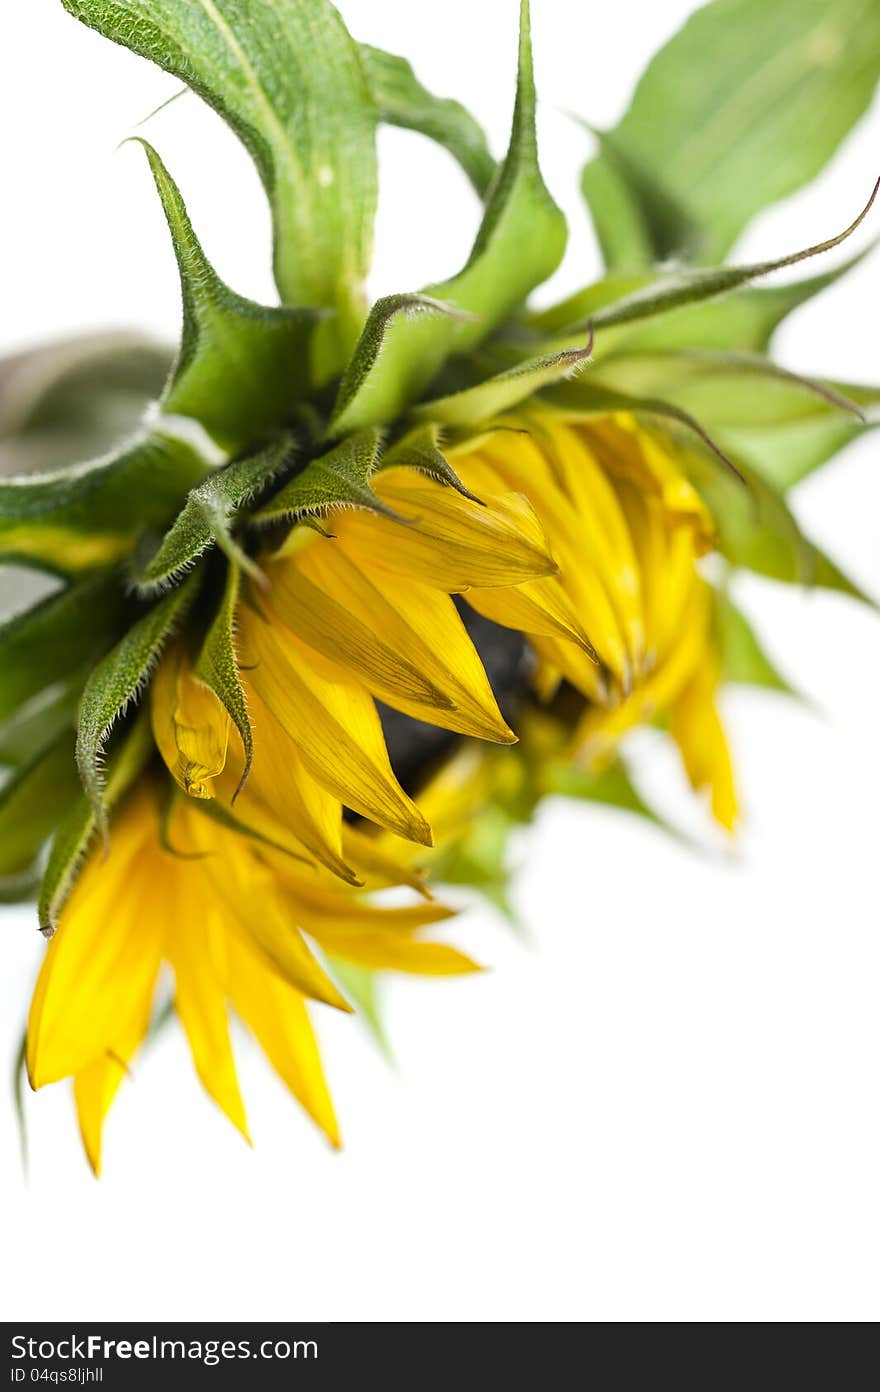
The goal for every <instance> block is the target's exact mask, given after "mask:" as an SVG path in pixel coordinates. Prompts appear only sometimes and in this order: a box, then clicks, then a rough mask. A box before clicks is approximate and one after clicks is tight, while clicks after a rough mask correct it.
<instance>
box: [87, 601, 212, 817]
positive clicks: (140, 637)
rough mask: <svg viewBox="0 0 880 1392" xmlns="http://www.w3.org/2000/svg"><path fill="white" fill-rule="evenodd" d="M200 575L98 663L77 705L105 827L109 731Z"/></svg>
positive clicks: (96, 807)
mask: <svg viewBox="0 0 880 1392" xmlns="http://www.w3.org/2000/svg"><path fill="white" fill-rule="evenodd" d="M200 578H201V577H200V576H199V575H192V576H190V578H189V579H188V580H187V581H186V582H185V584H183V585H180V586H178V588H177V589H175V590H171V592H170V593H169V594H167V595H165V597H164V599H160V600H159V602H158V603H157V604H155V605H154V606H153V608H152V609H151V610H150V611H149V612H148V613H147V614H145V615H144V617H143V618H142V619H139V620H138V622H137V623H136V624H134V625H133V627H132V628H130V629H129V630H128V632H127V633H126V634H125V636H124V638H122V639H121V640H120V641H119V642H118V643H117V644H116V647H115V648H113V649H112V650H111V651H110V652H109V653H108V654H107V656H106V657H105V658H103V659H102V660H101V662H99V663H98V665H97V667H96V668H95V669H94V671H93V672H92V674H91V676H90V677H89V680H88V682H87V683H86V687H85V690H84V691H83V696H82V701H81V702H80V708H79V728H78V731H77V740H76V762H77V767H78V768H79V772H80V778H81V779H82V782H83V787H84V789H85V791H86V794H87V796H88V799H89V802H90V804H91V806H92V809H93V811H94V813H95V816H96V818H97V821H98V825H99V826H100V827H101V829H102V831H103V830H105V829H106V814H107V790H106V787H105V780H104V771H103V768H102V752H103V749H104V745H105V743H106V740H107V736H108V735H109V733H110V731H111V729H112V727H113V725H114V724H115V722H116V721H117V720H118V719H119V717H120V716H122V715H124V713H125V712H126V711H127V710H128V708H129V706H130V705H132V704H133V703H135V702H137V700H138V698H139V697H140V695H141V693H142V691H143V690H144V687H145V686H146V685H147V683H148V682H149V679H150V676H151V674H152V671H153V668H154V667H155V665H156V662H157V661H158V659H159V655H160V653H161V652H162V649H163V647H164V646H165V644H166V642H167V641H168V639H169V637H170V636H171V634H172V632H173V631H174V629H175V628H176V627H177V626H178V624H179V623H180V622H181V621H182V619H183V618H184V616H185V615H186V612H187V610H188V609H189V607H190V605H191V604H192V602H193V600H194V599H195V596H196V593H197V588H198V584H199V581H200Z"/></svg>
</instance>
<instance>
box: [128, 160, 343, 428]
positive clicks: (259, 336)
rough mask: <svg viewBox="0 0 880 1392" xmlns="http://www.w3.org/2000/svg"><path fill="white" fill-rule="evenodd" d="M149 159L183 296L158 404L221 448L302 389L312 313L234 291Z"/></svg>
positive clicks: (286, 408) (269, 418)
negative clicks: (179, 332)
mask: <svg viewBox="0 0 880 1392" xmlns="http://www.w3.org/2000/svg"><path fill="white" fill-rule="evenodd" d="M138 144H140V145H142V146H143V148H144V150H145V151H146V154H147V159H148V160H149V162H150V168H151V170H152V171H153V178H154V179H155V181H156V188H157V189H158V191H159V197H160V198H161V200H162V207H163V208H164V210H165V217H166V218H167V221H168V227H169V230H170V232H171V240H172V243H173V245H174V254H175V256H176V258H177V268H178V270H179V272H180V288H181V294H182V297H183V338H182V342H181V347H180V354H179V356H178V358H177V361H176V363H175V365H174V370H173V372H172V376H171V380H170V382H169V384H168V387H167V389H166V391H165V394H164V397H163V400H162V406H163V409H164V410H165V411H168V412H170V413H171V414H172V415H175V414H176V415H181V416H192V417H193V418H194V419H195V420H197V421H199V422H200V423H201V424H202V425H203V426H204V427H205V429H206V430H207V431H208V433H209V435H211V436H212V437H213V438H214V439H215V440H216V441H217V442H218V444H220V445H222V446H223V447H224V449H228V450H234V449H238V448H239V447H240V446H243V445H247V444H248V443H250V442H251V441H253V440H255V439H259V438H260V437H261V436H262V435H264V434H265V433H266V431H267V430H269V429H271V428H272V427H274V426H277V425H280V424H281V423H282V422H283V421H285V420H287V419H288V418H289V417H290V414H291V411H292V409H293V407H294V405H295V403H296V402H297V401H298V400H300V399H301V398H302V397H303V396H304V395H306V393H307V391H308V387H309V344H310V342H311V339H312V335H313V333H314V330H315V324H316V322H317V320H316V312H315V311H314V310H303V309H289V308H287V307H283V308H281V309H271V308H267V307H266V306H264V305H259V304H255V303H254V301H253V300H246V299H244V298H243V297H242V296H241V295H237V294H236V293H235V292H234V291H233V290H230V289H229V286H228V285H225V284H224V283H223V281H222V280H221V279H220V277H219V276H218V275H217V274H216V272H215V270H214V268H213V266H212V265H211V264H210V262H209V261H208V259H207V258H206V256H205V253H204V252H203V251H202V248H201V245H200V243H199V240H198V238H197V237H196V235H195V233H194V232H193V229H192V223H191V222H190V220H189V216H188V214H187V211H186V206H185V204H184V202H183V199H182V198H181V196H180V190H179V189H178V187H177V185H176V184H175V182H174V180H173V179H172V178H171V176H170V174H169V173H168V171H167V169H166V168H165V166H164V164H163V163H162V161H161V160H160V158H159V156H158V155H157V153H156V151H155V150H154V149H153V147H152V145H149V144H147V142H146V141H145V140H139V141H138Z"/></svg>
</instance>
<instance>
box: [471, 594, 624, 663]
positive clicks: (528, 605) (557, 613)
mask: <svg viewBox="0 0 880 1392" xmlns="http://www.w3.org/2000/svg"><path fill="white" fill-rule="evenodd" d="M466 598H467V602H468V604H470V605H471V606H472V608H474V609H476V611H477V613H478V614H482V615H483V616H484V617H485V618H487V619H491V620H492V622H493V623H497V624H501V626H502V628H514V629H517V630H518V631H519V632H520V633H535V634H542V635H544V636H545V637H548V638H561V639H562V640H563V641H564V642H570V643H576V644H577V646H578V647H579V648H583V649H584V651H585V652H587V653H588V654H590V656H591V658H592V660H593V661H595V662H596V663H597V665H598V658H596V657H595V656H594V655H593V648H592V644H591V643H590V640H589V638H588V637H587V634H586V632H585V630H584V628H583V626H582V624H581V622H580V619H579V618H578V616H577V614H576V613H575V609H574V605H573V604H572V603H571V600H570V599H569V598H568V595H567V594H566V592H565V590H564V588H563V586H562V585H561V584H560V582H559V581H558V580H557V579H556V578H555V577H554V576H548V577H547V579H546V580H530V581H528V582H527V583H526V584H524V585H510V586H507V587H504V586H500V585H499V586H496V588H495V589H491V590H468V592H467V596H466Z"/></svg>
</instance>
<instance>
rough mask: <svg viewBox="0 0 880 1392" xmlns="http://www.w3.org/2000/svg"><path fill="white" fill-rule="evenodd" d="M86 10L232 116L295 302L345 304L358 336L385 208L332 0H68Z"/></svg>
mask: <svg viewBox="0 0 880 1392" xmlns="http://www.w3.org/2000/svg"><path fill="white" fill-rule="evenodd" d="M62 3H63V4H64V7H65V9H67V10H68V11H69V12H70V13H71V14H72V15H74V16H75V17H76V18H77V19H80V20H82V21H83V23H85V24H88V25H89V26H90V27H91V28H93V29H97V30H98V31H99V32H100V33H102V34H104V35H105V36H106V37H107V38H109V39H113V40H114V41H115V42H116V43H121V44H123V45H124V46H125V47H126V48H129V49H131V50H132V52H134V53H139V54H141V55H142V56H143V57H145V58H150V59H152V61H153V62H155V63H158V64H159V66H160V67H162V68H164V69H165V70H166V72H170V73H173V74H174V76H176V77H179V78H180V79H181V80H182V81H183V82H185V83H186V84H187V86H189V87H191V88H192V89H193V91H195V92H197V93H198V95H199V96H200V97H202V98H203V99H204V100H205V101H206V102H208V103H209V105H211V106H213V107H214V109H215V110H216V111H218V112H219V113H220V115H221V116H222V117H223V118H224V120H226V121H227V122H228V124H229V125H230V126H231V127H232V129H233V130H234V131H235V132H236V134H237V135H238V136H239V137H240V139H241V140H242V142H243V144H244V145H245V146H246V148H247V150H248V152H249V153H250V155H251V156H252V158H253V160H254V162H255V164H256V166H257V170H258V172H259V174H260V177H261V179H262V181H263V184H264V186H265V189H266V192H267V194H268V197H269V202H270V204H271V208H272V222H273V228H274V242H275V279H276V281H277V282H278V288H279V290H280V292H281V298H282V299H283V300H284V301H285V302H286V303H287V304H294V305H310V306H319V307H324V308H331V309H335V310H337V311H338V314H337V318H336V320H335V323H334V328H333V337H334V338H335V339H336V341H337V346H339V345H344V346H349V347H350V345H351V343H353V341H354V339H355V337H356V335H357V333H358V331H359V329H360V325H361V319H362V289H361V286H362V282H363V278H364V276H365V274H366V271H367V268H368V265H369V260H370V250H371V245H372V229H373V216H374V213H375V205H376V157H375V124H376V113H375V108H374V105H373V100H372V97H371V95H370V92H369V88H368V86H367V80H366V77H365V75H364V70H363V66H362V64H361V60H360V55H359V53H358V49H357V46H356V45H355V43H354V42H353V40H352V39H351V37H350V35H349V34H348V32H347V30H346V28H345V26H344V24H343V22H342V20H341V18H340V16H339V14H338V13H337V11H336V10H335V9H334V7H333V6H332V5H331V4H330V3H329V0H150V3H149V5H145V4H143V0H62Z"/></svg>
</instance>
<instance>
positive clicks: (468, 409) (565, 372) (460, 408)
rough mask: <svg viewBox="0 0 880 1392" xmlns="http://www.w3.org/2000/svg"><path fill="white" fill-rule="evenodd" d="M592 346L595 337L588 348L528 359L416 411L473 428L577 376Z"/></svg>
mask: <svg viewBox="0 0 880 1392" xmlns="http://www.w3.org/2000/svg"><path fill="white" fill-rule="evenodd" d="M592 346H593V345H592V339H591V341H590V342H589V343H588V344H587V345H586V347H584V348H566V349H564V350H563V351H562V352H561V353H550V354H547V355H545V356H544V357H540V358H528V359H527V360H526V361H525V362H521V363H517V364H516V366H515V367H511V368H508V369H507V371H506V372H500V373H498V375H497V376H495V377H489V378H487V380H486V381H485V382H480V383H478V384H477V386H475V387H466V388H465V389H464V390H463V391H458V392H453V394H452V395H451V396H441V397H438V398H437V399H436V400H435V401H425V402H423V403H422V404H421V405H420V406H416V407H415V409H414V410H413V412H412V414H413V416H414V417H415V418H416V419H417V420H428V421H433V422H435V423H438V424H440V425H444V426H452V427H454V428H457V429H465V430H466V429H472V428H474V427H476V426H479V425H480V424H482V423H485V422H487V421H491V420H494V419H496V418H497V417H498V416H501V415H503V414H504V412H505V411H509V410H511V409H512V407H514V406H516V405H518V404H519V402H520V401H524V400H525V399H526V398H527V397H532V396H534V394H535V393H536V392H538V391H541V390H542V389H543V388H545V387H552V386H555V385H556V384H557V383H559V382H564V381H567V380H569V379H570V378H572V377H574V376H575V375H576V373H577V372H579V371H580V369H581V368H582V367H584V366H585V365H586V363H587V362H588V361H589V358H590V353H591V352H592Z"/></svg>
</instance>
